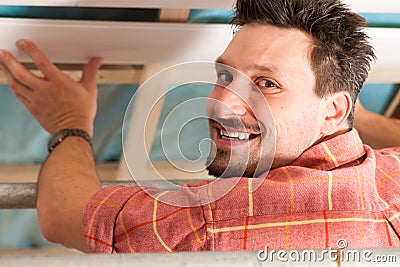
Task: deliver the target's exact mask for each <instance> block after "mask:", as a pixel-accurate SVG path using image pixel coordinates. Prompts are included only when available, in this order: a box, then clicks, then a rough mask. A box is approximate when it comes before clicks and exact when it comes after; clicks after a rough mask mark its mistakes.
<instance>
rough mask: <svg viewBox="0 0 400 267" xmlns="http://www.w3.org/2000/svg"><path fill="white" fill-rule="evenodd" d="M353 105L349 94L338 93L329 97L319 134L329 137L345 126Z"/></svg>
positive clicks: (344, 92)
mask: <svg viewBox="0 0 400 267" xmlns="http://www.w3.org/2000/svg"><path fill="white" fill-rule="evenodd" d="M352 106H353V103H352V100H351V96H350V94H349V92H346V91H340V92H337V93H335V94H333V95H332V96H330V97H329V99H328V101H327V103H326V112H325V118H324V121H323V123H322V126H321V133H322V134H323V135H325V136H329V135H332V134H334V133H335V132H337V131H338V130H342V129H343V128H344V127H345V126H347V117H348V116H349V114H350V111H351V109H352Z"/></svg>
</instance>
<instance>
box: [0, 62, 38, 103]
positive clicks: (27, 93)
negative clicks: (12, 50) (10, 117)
mask: <svg viewBox="0 0 400 267" xmlns="http://www.w3.org/2000/svg"><path fill="white" fill-rule="evenodd" d="M0 66H1V69H2V70H3V72H4V74H5V76H6V77H7V80H8V84H9V86H10V88H11V91H12V92H13V93H14V95H15V96H16V97H17V99H18V100H19V101H21V102H22V103H23V104H24V105H25V106H29V105H30V104H31V100H30V99H32V93H33V91H32V89H31V88H28V87H26V86H25V85H23V84H22V83H20V82H18V81H17V80H16V79H14V77H13V76H12V75H11V73H10V71H9V70H8V69H7V67H6V66H5V65H4V64H1V63H0Z"/></svg>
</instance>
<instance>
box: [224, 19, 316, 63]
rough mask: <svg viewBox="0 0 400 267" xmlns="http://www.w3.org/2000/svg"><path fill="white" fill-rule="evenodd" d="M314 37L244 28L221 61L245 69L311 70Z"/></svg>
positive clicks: (289, 31) (269, 28)
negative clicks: (262, 67) (293, 68)
mask: <svg viewBox="0 0 400 267" xmlns="http://www.w3.org/2000/svg"><path fill="white" fill-rule="evenodd" d="M312 44H313V41H312V37H311V36H309V35H308V34H306V33H304V32H302V31H300V30H297V29H282V28H277V27H273V26H269V25H244V26H243V27H241V29H240V30H239V31H238V32H237V33H236V35H235V36H234V38H233V39H232V41H231V43H230V44H229V46H228V47H227V49H226V50H225V51H224V53H223V54H222V55H221V57H220V58H219V59H220V60H221V61H223V63H226V64H227V65H230V66H232V67H234V68H237V69H240V70H242V71H243V70H244V69H247V68H250V67H251V66H270V67H277V68H279V69H280V70H282V68H292V67H303V68H310V56H309V54H310V51H311V48H312Z"/></svg>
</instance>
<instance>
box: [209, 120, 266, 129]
mask: <svg viewBox="0 0 400 267" xmlns="http://www.w3.org/2000/svg"><path fill="white" fill-rule="evenodd" d="M209 121H210V126H214V127H216V128H234V129H241V130H246V131H249V132H253V133H261V132H264V131H265V129H266V127H265V126H264V125H263V124H262V123H260V122H258V123H249V122H246V121H243V120H241V119H239V118H238V117H231V118H220V117H217V116H211V117H209Z"/></svg>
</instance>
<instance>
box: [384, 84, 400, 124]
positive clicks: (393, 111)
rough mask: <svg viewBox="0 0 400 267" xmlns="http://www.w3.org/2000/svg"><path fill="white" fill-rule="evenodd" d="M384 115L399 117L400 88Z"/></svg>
mask: <svg viewBox="0 0 400 267" xmlns="http://www.w3.org/2000/svg"><path fill="white" fill-rule="evenodd" d="M385 116H386V117H393V118H397V119H400V89H399V91H398V92H397V94H396V95H395V97H393V100H392V102H391V103H390V104H389V106H388V108H387V109H386V111H385Z"/></svg>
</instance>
